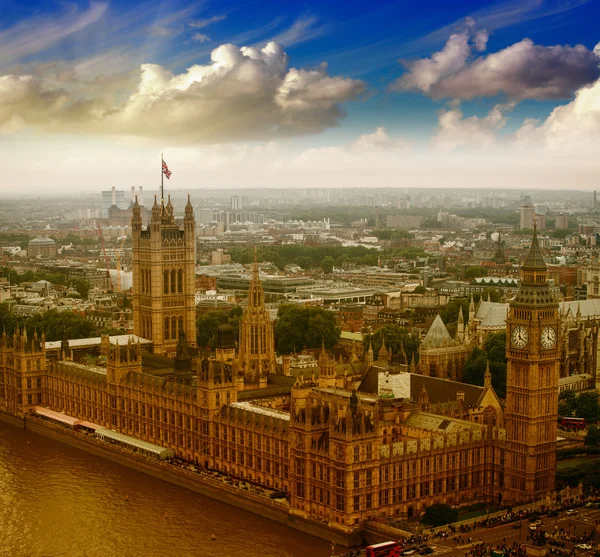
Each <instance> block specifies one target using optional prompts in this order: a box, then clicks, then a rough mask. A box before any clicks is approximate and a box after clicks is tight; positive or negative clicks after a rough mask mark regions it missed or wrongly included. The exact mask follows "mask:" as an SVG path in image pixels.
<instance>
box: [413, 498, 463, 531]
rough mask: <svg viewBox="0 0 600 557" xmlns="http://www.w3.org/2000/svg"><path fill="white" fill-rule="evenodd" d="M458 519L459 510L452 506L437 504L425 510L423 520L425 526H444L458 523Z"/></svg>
mask: <svg viewBox="0 0 600 557" xmlns="http://www.w3.org/2000/svg"><path fill="white" fill-rule="evenodd" d="M457 519H458V510H457V509H453V508H452V507H451V506H450V505H446V504H445V503H435V504H434V505H430V506H429V507H426V508H425V514H424V515H423V518H422V519H421V522H422V523H423V524H428V525H429V526H443V525H444V524H450V523H452V522H456V520H457Z"/></svg>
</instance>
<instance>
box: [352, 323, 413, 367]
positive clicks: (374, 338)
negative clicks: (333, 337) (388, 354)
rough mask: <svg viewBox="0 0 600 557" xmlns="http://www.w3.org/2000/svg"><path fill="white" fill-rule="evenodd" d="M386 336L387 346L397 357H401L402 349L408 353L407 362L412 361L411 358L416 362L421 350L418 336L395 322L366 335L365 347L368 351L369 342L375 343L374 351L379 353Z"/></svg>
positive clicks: (364, 339)
mask: <svg viewBox="0 0 600 557" xmlns="http://www.w3.org/2000/svg"><path fill="white" fill-rule="evenodd" d="M384 338H385V346H386V348H387V349H388V351H389V350H391V351H392V353H393V355H395V357H396V358H399V357H400V354H401V353H402V349H404V352H405V354H406V358H407V360H408V361H407V362H402V363H408V362H410V360H411V358H412V359H413V361H414V362H415V363H416V362H417V355H418V352H419V340H418V338H417V337H415V336H413V335H411V334H410V333H409V332H408V329H405V328H404V327H400V325H396V324H395V323H390V324H387V325H385V326H384V327H382V328H381V329H379V330H378V331H376V332H375V333H373V334H372V335H365V336H364V338H363V347H364V350H365V351H367V350H368V348H369V342H372V343H373V353H374V354H378V353H379V350H380V349H381V345H382V344H383V339H384Z"/></svg>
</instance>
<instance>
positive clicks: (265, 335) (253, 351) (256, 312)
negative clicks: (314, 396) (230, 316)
mask: <svg viewBox="0 0 600 557" xmlns="http://www.w3.org/2000/svg"><path fill="white" fill-rule="evenodd" d="M238 359H239V362H240V372H241V373H242V374H243V375H244V381H245V383H246V384H260V383H261V382H264V380H265V378H266V376H267V375H268V374H269V373H275V339H274V337H273V323H272V322H271V317H270V316H269V312H268V311H267V308H266V307H265V295H264V292H263V289H262V285H261V283H260V277H259V273H258V260H257V259H256V252H255V253H254V263H253V264H252V280H251V281H250V289H249V290H248V307H247V308H246V311H244V314H243V315H242V319H241V321H240V346H239V355H238Z"/></svg>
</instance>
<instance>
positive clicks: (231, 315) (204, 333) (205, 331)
mask: <svg viewBox="0 0 600 557" xmlns="http://www.w3.org/2000/svg"><path fill="white" fill-rule="evenodd" d="M241 316H242V308H240V307H239V306H236V307H234V308H231V309H230V310H215V311H209V312H206V313H204V314H202V315H199V316H198V318H197V319H196V343H197V345H198V348H200V349H201V350H203V349H208V350H214V349H215V347H216V345H217V340H218V339H217V328H218V327H219V325H222V324H223V323H229V324H230V325H231V327H232V329H233V335H234V338H235V339H236V340H237V339H238V338H239V327H240V318H241Z"/></svg>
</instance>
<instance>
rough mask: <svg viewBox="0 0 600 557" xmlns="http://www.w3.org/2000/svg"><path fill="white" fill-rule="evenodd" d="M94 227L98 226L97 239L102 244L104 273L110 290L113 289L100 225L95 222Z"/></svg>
mask: <svg viewBox="0 0 600 557" xmlns="http://www.w3.org/2000/svg"><path fill="white" fill-rule="evenodd" d="M96 225H97V226H98V237H99V238H100V243H101V244H102V253H103V254H104V264H105V265H106V272H107V273H108V282H109V284H110V287H109V288H110V289H111V290H112V289H113V284H112V279H111V278H110V267H109V266H108V257H106V248H105V247H104V236H103V235H102V229H101V228H100V223H99V222H98V221H96Z"/></svg>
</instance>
